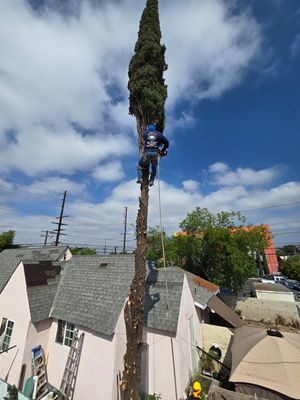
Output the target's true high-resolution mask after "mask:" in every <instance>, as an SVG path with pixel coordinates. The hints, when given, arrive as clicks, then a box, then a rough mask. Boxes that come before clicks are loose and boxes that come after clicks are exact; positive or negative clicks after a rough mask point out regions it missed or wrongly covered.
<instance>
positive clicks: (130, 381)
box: [120, 124, 149, 400]
mask: <svg viewBox="0 0 300 400" xmlns="http://www.w3.org/2000/svg"><path fill="white" fill-rule="evenodd" d="M142 130H143V129H142V127H141V125H140V124H138V133H139V137H141V135H140V132H142ZM140 150H141V149H140ZM148 202H149V191H148V179H146V180H145V182H144V183H143V184H142V185H141V194H140V197H139V210H138V214H137V219H136V240H137V243H136V252H135V272H134V277H133V281H132V284H131V287H130V293H129V297H128V300H127V302H126V304H125V308H124V318H125V325H126V335H127V346H126V353H125V356H124V371H123V376H122V380H121V385H120V390H121V399H122V400H139V399H140V384H141V369H142V345H143V325H144V297H145V280H146V251H147V218H148Z"/></svg>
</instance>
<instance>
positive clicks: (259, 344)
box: [229, 327, 300, 400]
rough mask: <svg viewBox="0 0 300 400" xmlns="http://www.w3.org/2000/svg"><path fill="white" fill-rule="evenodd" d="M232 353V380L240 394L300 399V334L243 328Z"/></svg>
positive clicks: (235, 340) (237, 331) (238, 334)
mask: <svg viewBox="0 0 300 400" xmlns="http://www.w3.org/2000/svg"><path fill="white" fill-rule="evenodd" d="M231 351H232V369H231V375H230V378H229V380H230V382H233V383H235V386H236V390H238V391H240V392H242V393H248V394H250V393H251V394H255V393H256V394H257V395H261V394H262V392H263V393H264V394H263V396H262V397H264V398H269V399H275V398H278V399H287V398H291V399H297V400H298V399H300V379H299V377H300V335H299V334H294V333H288V332H284V333H282V334H281V333H280V332H278V331H274V330H265V329H259V328H251V327H242V328H239V329H237V330H236V331H235V335H234V340H233V345H232V348H231ZM243 384H244V385H243ZM260 388H261V391H260V390H259V389H260ZM268 394H269V396H268ZM266 396H268V397H266Z"/></svg>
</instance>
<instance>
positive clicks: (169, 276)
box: [144, 267, 219, 334]
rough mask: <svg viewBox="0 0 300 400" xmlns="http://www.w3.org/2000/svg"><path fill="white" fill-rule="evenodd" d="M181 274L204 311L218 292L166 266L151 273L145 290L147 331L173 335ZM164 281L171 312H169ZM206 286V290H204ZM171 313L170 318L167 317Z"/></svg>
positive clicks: (177, 314) (200, 280)
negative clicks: (153, 330)
mask: <svg viewBox="0 0 300 400" xmlns="http://www.w3.org/2000/svg"><path fill="white" fill-rule="evenodd" d="M184 275H186V277H187V280H188V284H189V286H190V290H191V293H192V296H193V299H194V301H197V302H198V303H200V305H201V306H203V308H205V307H206V305H207V302H208V301H209V299H211V298H212V297H213V296H214V295H215V293H216V292H217V291H218V289H219V288H218V286H216V285H213V284H210V283H209V282H207V281H205V280H204V279H201V278H200V279H199V278H198V277H197V276H195V275H193V274H191V273H189V272H187V271H184V270H183V269H181V268H177V267H169V268H166V269H162V268H160V269H156V270H152V271H151V272H150V273H149V275H148V278H147V281H146V288H145V315H144V319H145V325H146V326H148V327H149V328H154V329H160V330H164V331H168V332H171V333H173V334H175V333H176V330H177V323H178V316H179V309H180V300H181V293H182V287H183V280H184ZM166 280H167V287H168V298H169V307H170V312H169V313H168V307H167V295H166ZM205 286H206V287H205ZM169 314H170V318H169Z"/></svg>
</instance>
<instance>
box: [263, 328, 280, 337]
mask: <svg viewBox="0 0 300 400" xmlns="http://www.w3.org/2000/svg"><path fill="white" fill-rule="evenodd" d="M267 335H269V336H275V337H280V338H283V334H282V333H281V332H279V331H278V330H277V329H267Z"/></svg>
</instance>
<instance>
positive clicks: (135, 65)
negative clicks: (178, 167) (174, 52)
mask: <svg viewBox="0 0 300 400" xmlns="http://www.w3.org/2000/svg"><path fill="white" fill-rule="evenodd" d="M160 40H161V31H160V23H159V14H158V2H157V0H148V1H147V4H146V7H145V9H144V11H143V14H142V17H141V20H140V27H139V33H138V39H137V42H136V44H135V49H134V50H135V53H134V55H133V57H132V59H131V61H130V65H129V70H128V76H129V81H128V89H129V92H130V96H129V112H130V114H131V115H134V116H135V117H136V118H137V122H138V123H140V124H142V125H143V126H144V128H145V126H146V125H147V124H149V123H151V122H156V124H157V128H158V130H160V131H161V132H163V130H164V126H165V109H164V106H165V101H166V98H167V86H166V85H165V80H164V78H163V73H164V71H166V70H167V64H166V62H165V51H166V47H165V46H164V45H162V44H160Z"/></svg>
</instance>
